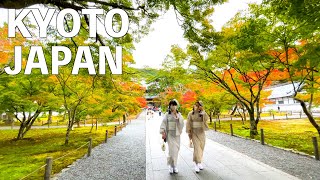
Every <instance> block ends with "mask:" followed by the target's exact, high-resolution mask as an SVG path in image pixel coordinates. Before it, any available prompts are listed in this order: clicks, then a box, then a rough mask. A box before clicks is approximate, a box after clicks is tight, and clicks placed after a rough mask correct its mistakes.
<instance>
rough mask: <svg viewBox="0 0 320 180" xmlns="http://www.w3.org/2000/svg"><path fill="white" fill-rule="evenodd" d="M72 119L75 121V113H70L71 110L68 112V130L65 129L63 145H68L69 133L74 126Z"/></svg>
mask: <svg viewBox="0 0 320 180" xmlns="http://www.w3.org/2000/svg"><path fill="white" fill-rule="evenodd" d="M74 111H75V110H74ZM74 119H75V113H74V112H72V111H71V110H68V128H67V133H66V139H65V142H64V144H65V145H68V144H69V135H70V131H71V130H72V127H73V124H74Z"/></svg>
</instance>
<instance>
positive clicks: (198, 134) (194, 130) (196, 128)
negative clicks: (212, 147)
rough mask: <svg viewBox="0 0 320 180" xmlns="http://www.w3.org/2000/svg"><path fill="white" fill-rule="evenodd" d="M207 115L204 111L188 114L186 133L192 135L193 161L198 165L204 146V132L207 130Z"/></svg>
mask: <svg viewBox="0 0 320 180" xmlns="http://www.w3.org/2000/svg"><path fill="white" fill-rule="evenodd" d="M208 119H209V116H208V114H207V113H206V112H205V111H201V112H198V111H194V112H193V111H191V112H190V113H189V114H188V120H187V125H186V131H187V133H188V134H191V135H192V142H193V147H194V151H193V161H194V162H195V163H196V164H198V163H201V162H202V156H203V150H204V146H205V144H206V135H205V132H204V131H206V130H208V124H207V120H208Z"/></svg>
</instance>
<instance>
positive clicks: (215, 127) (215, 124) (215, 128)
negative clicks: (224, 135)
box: [214, 122, 217, 131]
mask: <svg viewBox="0 0 320 180" xmlns="http://www.w3.org/2000/svg"><path fill="white" fill-rule="evenodd" d="M214 131H217V123H216V122H214Z"/></svg>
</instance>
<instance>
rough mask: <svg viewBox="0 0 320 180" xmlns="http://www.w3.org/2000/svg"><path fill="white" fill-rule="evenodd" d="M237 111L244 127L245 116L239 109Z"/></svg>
mask: <svg viewBox="0 0 320 180" xmlns="http://www.w3.org/2000/svg"><path fill="white" fill-rule="evenodd" d="M237 111H238V113H239V115H240V117H241V121H242V125H244V119H243V115H242V114H241V112H240V110H239V109H238V110H237Z"/></svg>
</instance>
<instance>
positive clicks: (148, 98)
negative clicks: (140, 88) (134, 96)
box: [145, 95, 161, 107]
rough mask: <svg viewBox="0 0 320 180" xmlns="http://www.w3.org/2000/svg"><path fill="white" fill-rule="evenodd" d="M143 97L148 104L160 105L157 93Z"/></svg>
mask: <svg viewBox="0 0 320 180" xmlns="http://www.w3.org/2000/svg"><path fill="white" fill-rule="evenodd" d="M145 98H146V101H147V105H148V106H155V107H160V105H161V101H160V99H159V96H158V95H153V96H149V95H146V96H145Z"/></svg>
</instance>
